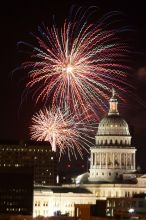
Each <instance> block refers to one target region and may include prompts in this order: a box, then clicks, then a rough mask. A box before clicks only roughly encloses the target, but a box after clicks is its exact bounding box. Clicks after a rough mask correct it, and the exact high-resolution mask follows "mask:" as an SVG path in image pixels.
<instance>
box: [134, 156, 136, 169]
mask: <svg viewBox="0 0 146 220" xmlns="http://www.w3.org/2000/svg"><path fill="white" fill-rule="evenodd" d="M135 156H136V155H135V153H134V170H135Z"/></svg>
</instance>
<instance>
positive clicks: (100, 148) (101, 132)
mask: <svg viewBox="0 0 146 220" xmlns="http://www.w3.org/2000/svg"><path fill="white" fill-rule="evenodd" d="M109 105H110V107H109V113H108V115H107V116H106V117H104V118H103V119H102V120H101V122H100V123H99V126H98V131H97V134H96V137H95V140H96V143H95V146H94V147H91V158H90V159H91V160H90V161H91V163H90V172H89V173H85V174H82V175H80V176H78V177H77V178H76V184H74V185H73V184H70V185H69V184H68V185H64V186H62V187H61V188H60V187H58V192H56V191H55V190H52V189H49V188H45V187H41V189H40V190H38V189H34V207H33V215H34V216H37V215H44V216H46V215H50V214H51V215H52V214H53V212H54V210H58V211H61V212H62V213H66V212H69V214H70V215H73V213H74V212H73V210H74V204H88V203H89V204H96V200H97V199H98V200H101V199H103V200H105V199H106V198H120V197H132V196H133V195H134V194H140V193H146V175H139V176H137V174H136V169H135V166H136V162H135V153H136V148H135V147H133V146H131V136H130V132H129V128H128V124H127V122H126V121H125V120H124V119H123V118H122V117H121V116H120V114H119V111H118V101H117V99H116V97H115V91H114V90H113V91H112V97H111V99H110V101H109ZM64 189H66V191H63V190H64ZM75 189H76V190H77V189H80V190H83V189H84V190H85V189H86V190H87V191H82V192H78V193H77V192H76V191H75ZM56 190H57V187H56ZM59 190H60V191H59ZM87 192H88V193H87ZM89 192H90V194H89ZM44 204H47V205H44ZM49 204H50V205H49ZM51 204H52V205H51ZM49 208H50V211H48V209H49ZM46 211H48V213H46Z"/></svg>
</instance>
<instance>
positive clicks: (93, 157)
mask: <svg viewBox="0 0 146 220" xmlns="http://www.w3.org/2000/svg"><path fill="white" fill-rule="evenodd" d="M92 159H93V160H92V164H93V166H94V163H95V155H94V153H92Z"/></svg>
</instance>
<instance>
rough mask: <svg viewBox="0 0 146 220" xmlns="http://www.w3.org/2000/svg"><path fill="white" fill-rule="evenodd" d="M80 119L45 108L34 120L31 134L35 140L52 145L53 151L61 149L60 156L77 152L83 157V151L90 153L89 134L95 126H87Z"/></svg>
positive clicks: (67, 113) (58, 110)
mask: <svg viewBox="0 0 146 220" xmlns="http://www.w3.org/2000/svg"><path fill="white" fill-rule="evenodd" d="M81 118H82V119H80V120H79V119H78V117H76V116H75V115H73V114H70V113H69V112H68V111H63V112H62V111H61V110H60V109H51V110H49V111H48V110H47V108H44V109H43V110H40V111H39V112H38V113H36V114H35V115H34V116H33V118H32V126H31V127H30V133H31V137H32V139H33V140H37V141H47V142H49V143H50V144H51V147H52V150H53V151H56V148H59V150H60V155H61V153H64V152H66V151H68V155H69V157H70V154H71V153H72V154H74V155H75V156H76V151H78V152H79V154H80V156H82V150H83V149H84V150H86V151H88V147H89V145H91V144H92V142H91V137H90V136H88V134H89V133H90V132H91V131H92V132H93V126H91V125H87V122H86V123H85V121H84V120H83V117H81Z"/></svg>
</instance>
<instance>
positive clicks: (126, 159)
mask: <svg viewBox="0 0 146 220" xmlns="http://www.w3.org/2000/svg"><path fill="white" fill-rule="evenodd" d="M125 158H126V169H127V153H126V154H125Z"/></svg>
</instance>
